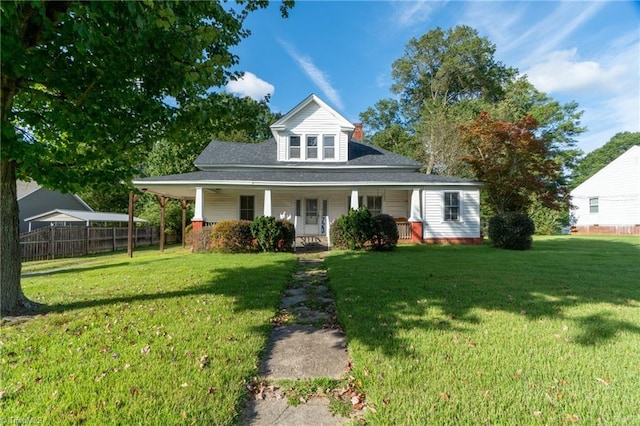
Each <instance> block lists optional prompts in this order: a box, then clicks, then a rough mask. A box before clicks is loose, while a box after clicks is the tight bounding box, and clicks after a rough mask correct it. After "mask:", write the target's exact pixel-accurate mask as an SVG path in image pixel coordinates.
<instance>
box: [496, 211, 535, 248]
mask: <svg viewBox="0 0 640 426" xmlns="http://www.w3.org/2000/svg"><path fill="white" fill-rule="evenodd" d="M535 230H536V228H535V225H534V223H533V220H531V218H530V217H529V216H527V215H526V214H522V213H506V214H502V215H496V216H493V217H492V218H491V219H489V239H490V240H491V242H492V244H493V246H494V247H498V248H504V249H509V250H529V249H530V248H531V245H532V244H533V238H532V237H531V236H532V235H533V233H534V232H535Z"/></svg>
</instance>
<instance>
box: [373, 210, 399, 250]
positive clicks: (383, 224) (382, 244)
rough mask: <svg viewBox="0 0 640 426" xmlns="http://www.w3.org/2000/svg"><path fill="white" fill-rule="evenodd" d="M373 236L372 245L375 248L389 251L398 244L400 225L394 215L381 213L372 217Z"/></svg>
mask: <svg viewBox="0 0 640 426" xmlns="http://www.w3.org/2000/svg"><path fill="white" fill-rule="evenodd" d="M372 220H373V236H372V237H371V245H372V247H373V249H374V250H378V251H388V250H393V248H394V247H395V246H396V245H398V238H399V235H398V225H396V221H395V220H394V219H393V217H392V216H389V215H388V214H379V215H377V216H374V217H373V218H372Z"/></svg>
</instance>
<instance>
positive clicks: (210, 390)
mask: <svg viewBox="0 0 640 426" xmlns="http://www.w3.org/2000/svg"><path fill="white" fill-rule="evenodd" d="M215 391H216V388H214V387H210V388H209V390H208V392H209V395H211V394H213V393H214V392H215Z"/></svg>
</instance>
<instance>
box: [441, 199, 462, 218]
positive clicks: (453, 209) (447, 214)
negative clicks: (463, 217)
mask: <svg viewBox="0 0 640 426" xmlns="http://www.w3.org/2000/svg"><path fill="white" fill-rule="evenodd" d="M444 220H445V221H446V222H458V221H460V193H459V192H445V193H444Z"/></svg>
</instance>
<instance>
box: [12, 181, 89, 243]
mask: <svg viewBox="0 0 640 426" xmlns="http://www.w3.org/2000/svg"><path fill="white" fill-rule="evenodd" d="M16 186H17V190H18V209H19V210H20V233H24V232H28V231H29V224H28V223H27V222H25V219H27V218H31V217H33V216H37V215H40V214H42V213H46V212H49V211H51V210H53V209H66V210H76V211H87V212H92V211H93V209H92V208H91V207H89V205H88V204H87V203H85V202H84V201H82V199H81V198H80V197H78V196H77V195H75V194H63V193H62V192H60V191H52V190H50V189H47V188H43V187H42V186H40V185H38V184H37V183H36V182H34V181H31V182H24V181H21V180H19V181H17V182H16ZM45 226H49V223H42V222H39V223H33V224H32V225H31V230H35V229H37V228H42V227H45Z"/></svg>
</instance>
